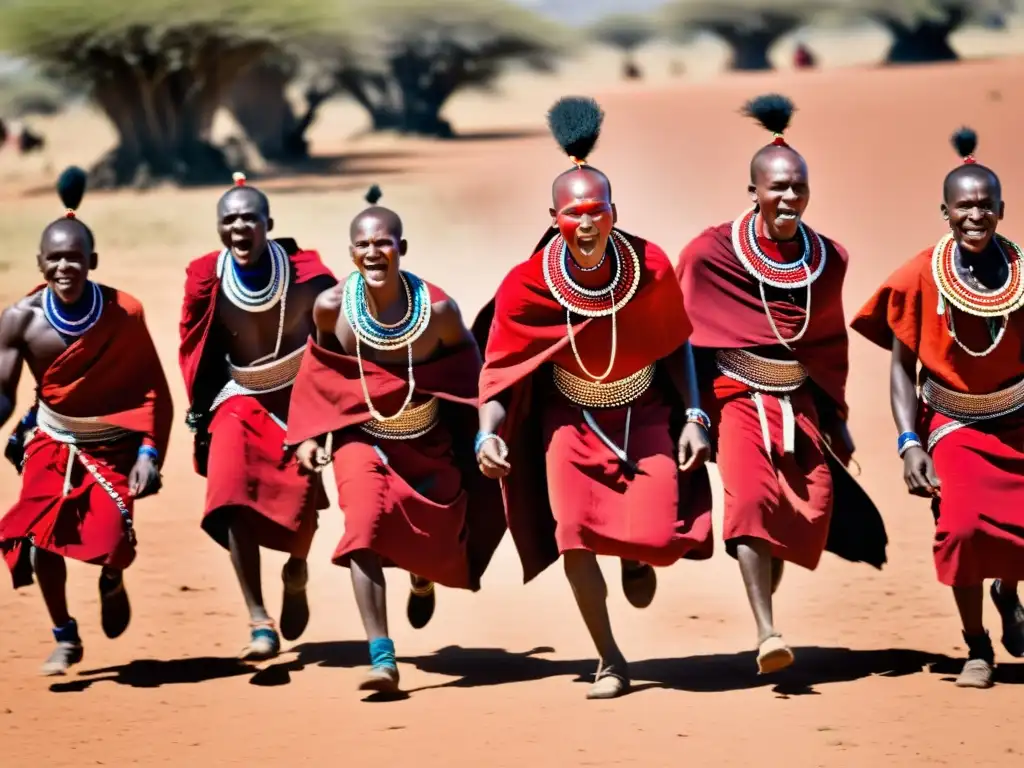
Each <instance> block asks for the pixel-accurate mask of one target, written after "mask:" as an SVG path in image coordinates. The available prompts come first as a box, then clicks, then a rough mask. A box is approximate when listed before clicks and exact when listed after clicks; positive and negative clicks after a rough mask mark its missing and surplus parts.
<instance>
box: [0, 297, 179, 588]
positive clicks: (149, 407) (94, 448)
mask: <svg viewBox="0 0 1024 768" xmlns="http://www.w3.org/2000/svg"><path fill="white" fill-rule="evenodd" d="M41 289H42V286H40V287H39V288H37V289H36V290H35V291H33V293H35V292H37V291H39V290H41ZM102 290H103V297H104V302H105V303H104V306H103V314H102V315H101V317H100V319H99V321H98V322H97V323H96V325H95V326H93V327H92V328H91V329H90V330H89V331H87V332H86V333H85V334H83V335H82V336H80V337H78V338H77V339H75V340H74V341H73V342H72V343H71V344H70V345H69V346H68V348H67V349H66V350H64V352H62V353H61V354H60V356H59V357H58V358H57V359H56V360H55V361H54V362H53V364H52V365H50V367H49V368H48V369H47V370H46V373H45V374H44V375H43V379H42V381H40V382H38V397H39V399H40V400H41V401H42V402H43V403H45V404H46V405H47V406H49V407H50V408H51V409H52V410H53V411H54V412H56V413H59V414H61V415H62V416H68V417H76V418H86V417H93V416H102V417H103V420H104V421H106V422H108V423H109V424H111V425H114V426H118V427H121V428H122V429H126V430H129V431H131V432H133V433H135V434H134V435H132V436H129V437H127V438H123V439H120V440H118V441H116V442H114V443H111V444H107V445H103V444H100V445H93V444H88V445H83V446H81V447H80V452H79V458H78V459H76V461H75V463H76V465H77V466H76V467H75V468H74V469H73V472H72V476H71V478H72V488H71V491H70V492H69V493H68V495H67V496H64V495H63V490H64V480H65V473H66V470H67V466H68V459H69V457H70V452H71V451H70V447H69V446H68V445H66V444H64V443H60V442H58V441H56V440H54V439H53V438H52V437H50V436H49V435H47V434H45V433H43V432H42V431H41V430H37V431H36V432H35V434H34V435H33V436H32V437H31V438H30V439H29V441H28V444H27V445H26V450H25V463H24V468H23V470H22V487H21V496H20V498H19V499H18V501H17V502H16V503H15V504H14V506H13V507H12V508H11V509H10V511H9V512H8V513H7V514H6V516H4V518H3V519H2V520H0V551H2V552H3V555H4V558H5V560H6V561H7V565H8V566H9V567H10V569H11V573H12V576H13V579H14V586H15V587H20V586H25V585H28V584H31V583H32V568H31V564H30V562H29V558H28V556H27V555H28V552H29V547H27V546H23V545H24V544H25V543H26V541H27V540H28V539H30V538H31V540H32V543H33V544H34V545H35V546H36V547H38V548H39V549H42V550H46V551H48V552H53V553H55V554H58V555H62V556H64V557H70V558H72V559H74V560H81V561H83V562H87V563H94V564H100V565H108V566H111V567H113V568H122V569H123V568H127V567H128V566H129V565H131V563H132V561H133V560H134V559H135V546H134V541H133V537H131V536H130V535H129V528H128V527H127V524H126V521H125V520H124V519H123V517H122V513H121V511H120V510H119V508H118V506H117V504H116V502H115V501H114V499H113V498H111V496H110V495H109V494H108V492H107V491H106V490H104V488H103V487H102V486H101V485H100V484H99V482H98V481H97V479H96V477H95V475H94V474H93V472H92V471H89V470H88V469H87V468H86V467H85V466H84V462H88V463H89V465H90V466H92V467H93V470H94V471H95V473H97V474H98V475H99V476H101V477H102V478H103V479H104V480H105V481H106V482H108V483H110V485H111V486H112V487H113V489H114V490H115V491H116V492H117V493H118V494H119V495H120V496H121V499H122V501H123V502H124V505H125V507H126V512H127V514H128V516H129V518H130V517H131V514H132V512H133V507H134V503H133V499H132V497H131V496H130V494H129V491H128V475H129V473H130V472H131V469H132V467H133V466H134V464H135V461H136V458H137V454H138V449H139V445H140V444H141V443H142V442H143V441H145V442H146V443H147V444H149V445H152V446H154V447H155V448H156V449H157V451H159V454H160V456H159V459H158V462H159V463H160V464H162V463H163V460H164V457H165V456H166V452H167V442H168V439H169V438H170V433H171V422H172V420H173V417H174V413H173V405H172V403H171V395H170V390H169V389H168V386H167V379H166V378H165V376H164V371H163V368H162V366H161V365H160V358H159V357H158V356H157V353H156V348H155V347H154V346H153V340H152V338H151V337H150V335H149V330H148V329H147V327H146V321H145V317H144V314H143V311H142V305H141V304H139V302H138V301H137V300H136V299H134V298H133V297H131V296H129V295H128V294H126V293H122V292H120V291H116V290H114V289H112V288H107V287H105V286H103V287H102Z"/></svg>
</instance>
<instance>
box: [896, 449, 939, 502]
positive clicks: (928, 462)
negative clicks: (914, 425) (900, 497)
mask: <svg viewBox="0 0 1024 768" xmlns="http://www.w3.org/2000/svg"><path fill="white" fill-rule="evenodd" d="M903 479H904V480H905V481H906V483H907V490H909V491H910V492H911V493H912V494H913V495H914V496H923V497H924V498H926V499H927V498H933V497H934V498H939V497H941V496H942V489H941V485H942V482H941V481H940V480H939V478H938V476H937V475H936V474H935V465H934V464H933V463H932V457H931V456H929V455H928V452H927V451H925V450H924V449H923V448H921V447H920V446H918V445H915V446H914V447H912V448H910V449H908V450H907V452H906V453H905V454H903Z"/></svg>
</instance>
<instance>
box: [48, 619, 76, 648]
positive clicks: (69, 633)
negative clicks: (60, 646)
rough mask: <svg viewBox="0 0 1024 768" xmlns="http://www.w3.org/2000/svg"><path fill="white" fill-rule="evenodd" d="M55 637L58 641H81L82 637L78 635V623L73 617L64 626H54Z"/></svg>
mask: <svg viewBox="0 0 1024 768" xmlns="http://www.w3.org/2000/svg"><path fill="white" fill-rule="evenodd" d="M53 639H54V640H56V641H57V642H58V643H80V642H82V639H81V638H80V637H79V636H78V623H77V622H76V621H75V620H74V619H71V621H69V622H68V623H67V624H65V625H64V626H63V627H54V628H53Z"/></svg>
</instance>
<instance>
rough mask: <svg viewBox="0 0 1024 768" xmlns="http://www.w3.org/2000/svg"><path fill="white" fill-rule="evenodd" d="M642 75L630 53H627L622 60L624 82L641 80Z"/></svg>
mask: <svg viewBox="0 0 1024 768" xmlns="http://www.w3.org/2000/svg"><path fill="white" fill-rule="evenodd" d="M643 76H644V73H643V70H641V69H640V65H639V64H638V63H637V60H636V57H635V56H634V55H633V52H632V51H627V52H626V53H625V54H624V56H623V59H622V78H623V79H624V80H641V79H643Z"/></svg>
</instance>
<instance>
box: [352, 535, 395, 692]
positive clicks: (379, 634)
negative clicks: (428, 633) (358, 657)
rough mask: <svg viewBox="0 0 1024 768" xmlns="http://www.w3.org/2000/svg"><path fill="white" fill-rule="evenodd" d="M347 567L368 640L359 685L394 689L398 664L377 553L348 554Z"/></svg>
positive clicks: (363, 550)
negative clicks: (367, 666)
mask: <svg viewBox="0 0 1024 768" xmlns="http://www.w3.org/2000/svg"><path fill="white" fill-rule="evenodd" d="M349 570H351V571H352V589H353V590H354V591H355V594H356V605H357V606H359V617H360V618H361V619H362V620H363V628H364V629H365V630H366V638H367V639H368V640H369V641H370V671H369V672H368V673H367V675H366V677H365V678H364V679H363V681H362V682H361V683H360V684H359V689H360V690H363V691H377V692H379V693H395V692H396V691H398V664H397V663H396V662H395V644H394V642H393V641H392V640H391V638H390V637H388V604H387V582H386V581H385V579H384V568H383V567H382V564H381V560H380V556H379V555H378V554H377V553H376V552H371V551H370V550H368V549H360V550H357V551H356V552H353V553H352V554H351V555H350V562H349Z"/></svg>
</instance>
